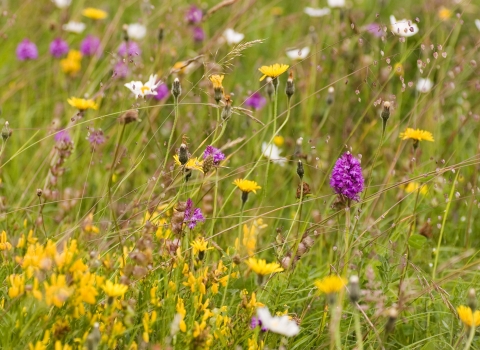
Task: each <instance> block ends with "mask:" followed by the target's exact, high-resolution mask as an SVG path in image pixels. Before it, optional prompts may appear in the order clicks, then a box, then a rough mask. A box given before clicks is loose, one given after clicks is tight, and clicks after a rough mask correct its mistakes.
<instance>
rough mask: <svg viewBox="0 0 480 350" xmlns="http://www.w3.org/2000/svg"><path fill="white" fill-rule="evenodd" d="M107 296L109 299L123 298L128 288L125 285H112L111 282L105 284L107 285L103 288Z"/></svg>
mask: <svg viewBox="0 0 480 350" xmlns="http://www.w3.org/2000/svg"><path fill="white" fill-rule="evenodd" d="M102 289H103V291H104V292H105V294H107V295H108V296H109V297H112V298H114V297H121V296H123V295H124V294H125V293H126V292H127V289H128V286H126V285H124V284H117V283H112V282H111V281H107V282H105V285H104V286H103V287H102Z"/></svg>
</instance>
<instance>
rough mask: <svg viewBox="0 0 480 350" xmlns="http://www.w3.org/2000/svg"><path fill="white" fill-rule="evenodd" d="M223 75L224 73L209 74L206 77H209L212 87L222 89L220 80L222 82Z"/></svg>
mask: <svg viewBox="0 0 480 350" xmlns="http://www.w3.org/2000/svg"><path fill="white" fill-rule="evenodd" d="M224 77H225V76H224V75H217V74H214V75H210V76H209V77H208V79H210V81H211V82H212V84H213V88H214V89H222V90H223V85H222V82H223V78H224Z"/></svg>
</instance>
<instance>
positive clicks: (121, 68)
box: [113, 60, 130, 78]
mask: <svg viewBox="0 0 480 350" xmlns="http://www.w3.org/2000/svg"><path fill="white" fill-rule="evenodd" d="M113 72H114V75H115V77H116V78H126V77H127V76H128V73H130V70H129V69H128V65H127V64H126V63H125V62H123V61H122V60H120V61H118V62H117V63H116V64H115V67H113Z"/></svg>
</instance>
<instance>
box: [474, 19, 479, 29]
mask: <svg viewBox="0 0 480 350" xmlns="http://www.w3.org/2000/svg"><path fill="white" fill-rule="evenodd" d="M475 26H476V27H477V29H478V30H480V19H476V20H475Z"/></svg>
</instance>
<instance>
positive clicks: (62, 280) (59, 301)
mask: <svg viewBox="0 0 480 350" xmlns="http://www.w3.org/2000/svg"><path fill="white" fill-rule="evenodd" d="M44 285H45V302H46V303H47V305H48V306H50V305H55V306H56V307H62V305H63V303H64V302H65V301H66V300H67V299H68V298H69V297H70V295H72V293H73V289H72V288H70V287H68V286H67V278H66V276H65V275H56V274H53V275H52V277H51V278H50V284H49V283H48V282H44Z"/></svg>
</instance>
